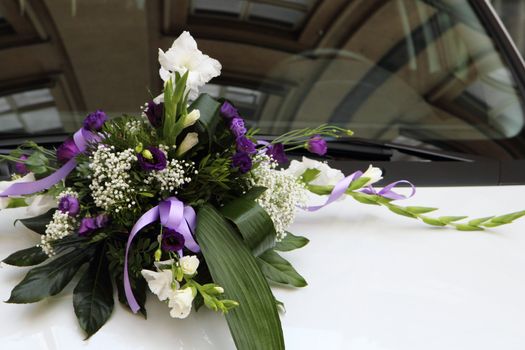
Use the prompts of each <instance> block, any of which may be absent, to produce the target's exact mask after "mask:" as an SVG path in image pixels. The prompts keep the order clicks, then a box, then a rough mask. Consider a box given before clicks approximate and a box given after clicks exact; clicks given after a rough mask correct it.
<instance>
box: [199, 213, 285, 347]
mask: <svg viewBox="0 0 525 350" xmlns="http://www.w3.org/2000/svg"><path fill="white" fill-rule="evenodd" d="M197 223H198V225H197V232H196V238H197V241H198V242H199V245H200V247H201V249H202V253H203V255H204V258H205V260H206V262H207V264H208V267H209V269H210V273H211V275H212V277H213V280H214V282H215V283H217V284H219V285H220V286H222V287H223V288H224V290H225V293H224V297H225V298H227V299H232V300H236V301H237V302H239V304H240V305H239V307H237V308H235V309H233V310H231V311H230V312H228V313H227V314H226V320H227V321H228V326H229V327H230V331H231V334H232V336H233V340H234V342H235V345H236V346H237V349H239V350H248V349H249V350H254V349H261V350H267V349H272V350H281V349H284V337H283V332H282V329H281V321H280V319H279V314H278V312H277V307H276V304H275V298H274V297H273V295H272V292H271V290H270V287H269V286H268V282H267V281H266V279H265V277H264V276H263V274H262V272H261V270H260V269H259V267H258V265H257V262H256V260H255V258H254V257H253V255H252V254H251V252H250V251H249V249H248V248H247V247H246V245H245V244H244V243H243V241H242V240H241V239H240V238H239V237H238V235H237V234H236V232H235V230H234V228H233V227H232V226H231V225H230V224H229V223H228V221H226V219H224V218H223V217H222V216H221V214H220V213H219V212H218V211H217V210H216V209H215V208H214V207H212V206H211V205H208V204H206V205H204V206H203V207H202V208H201V209H200V210H199V213H198V216H197Z"/></svg>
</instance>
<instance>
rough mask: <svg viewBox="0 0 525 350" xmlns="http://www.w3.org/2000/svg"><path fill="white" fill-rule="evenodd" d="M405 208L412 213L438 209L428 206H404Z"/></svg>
mask: <svg viewBox="0 0 525 350" xmlns="http://www.w3.org/2000/svg"><path fill="white" fill-rule="evenodd" d="M405 210H406V211H408V212H409V213H412V214H426V213H430V212H432V211H436V210H438V208H429V207H405Z"/></svg>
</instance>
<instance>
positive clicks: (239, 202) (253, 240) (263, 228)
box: [221, 197, 276, 256]
mask: <svg viewBox="0 0 525 350" xmlns="http://www.w3.org/2000/svg"><path fill="white" fill-rule="evenodd" d="M221 214H222V215H224V217H226V218H227V219H229V220H231V221H232V222H233V223H234V224H235V226H237V228H238V229H239V232H240V233H241V235H242V237H243V239H244V242H245V243H246V245H247V246H248V248H250V249H251V251H252V253H253V254H254V255H255V256H257V255H259V254H262V253H263V252H265V251H266V250H268V249H270V248H271V247H273V246H274V244H275V236H276V233H275V227H274V226H273V221H272V219H271V218H270V215H268V213H267V212H266V211H265V210H264V209H263V208H262V207H261V206H260V205H259V204H257V202H255V201H253V200H251V199H247V198H244V197H239V198H236V199H234V200H233V201H232V202H230V203H228V204H226V205H225V206H224V207H222V208H221Z"/></svg>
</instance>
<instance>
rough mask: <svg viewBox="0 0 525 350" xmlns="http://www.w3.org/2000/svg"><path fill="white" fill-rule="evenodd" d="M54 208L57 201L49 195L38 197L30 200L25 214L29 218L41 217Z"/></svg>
mask: <svg viewBox="0 0 525 350" xmlns="http://www.w3.org/2000/svg"><path fill="white" fill-rule="evenodd" d="M56 206H57V201H56V199H55V197H53V196H49V195H38V196H35V197H33V198H32V199H31V203H30V204H29V206H28V207H27V208H26V214H27V216H29V217H31V216H38V215H42V214H44V213H46V212H47V211H48V210H49V209H51V208H55V207H56Z"/></svg>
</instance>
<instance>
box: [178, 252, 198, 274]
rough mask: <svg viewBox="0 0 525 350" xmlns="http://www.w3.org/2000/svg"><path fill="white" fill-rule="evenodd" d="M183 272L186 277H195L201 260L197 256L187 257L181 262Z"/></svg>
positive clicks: (181, 259)
mask: <svg viewBox="0 0 525 350" xmlns="http://www.w3.org/2000/svg"><path fill="white" fill-rule="evenodd" d="M179 263H180V267H181V268H182V272H183V273H184V274H185V275H193V274H195V272H197V268H198V267H199V259H198V258H197V257H196V256H195V255H187V256H184V257H182V258H180V260H179Z"/></svg>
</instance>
